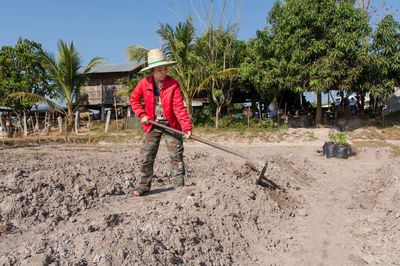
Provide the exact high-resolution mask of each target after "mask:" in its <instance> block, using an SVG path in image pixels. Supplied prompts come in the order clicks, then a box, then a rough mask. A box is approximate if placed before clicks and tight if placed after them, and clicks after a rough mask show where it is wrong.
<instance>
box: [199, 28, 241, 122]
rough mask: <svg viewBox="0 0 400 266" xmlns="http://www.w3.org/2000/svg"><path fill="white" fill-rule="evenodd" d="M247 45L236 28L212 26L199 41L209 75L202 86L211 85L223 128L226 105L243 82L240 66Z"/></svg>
mask: <svg viewBox="0 0 400 266" xmlns="http://www.w3.org/2000/svg"><path fill="white" fill-rule="evenodd" d="M245 47H246V44H245V43H244V42H243V41H238V40H236V35H235V34H234V32H233V31H226V30H224V29H223V28H218V29H213V28H212V27H210V28H209V30H208V31H206V32H205V33H204V34H203V36H202V37H201V38H200V39H199V41H198V44H197V51H198V52H197V53H198V54H199V55H200V56H201V58H202V62H201V68H202V69H203V71H204V74H205V78H204V80H203V81H202V83H201V84H200V85H199V87H205V88H208V89H209V90H210V95H211V98H212V100H213V101H214V103H215V104H216V111H215V127H216V128H219V119H220V115H221V111H222V107H223V106H227V105H229V104H230V103H231V101H232V96H233V93H234V90H235V89H236V88H237V86H238V85H239V84H240V83H239V80H240V68H239V66H240V61H241V60H242V59H243V57H244V53H245Z"/></svg>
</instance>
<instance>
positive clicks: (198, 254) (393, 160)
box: [0, 129, 400, 265]
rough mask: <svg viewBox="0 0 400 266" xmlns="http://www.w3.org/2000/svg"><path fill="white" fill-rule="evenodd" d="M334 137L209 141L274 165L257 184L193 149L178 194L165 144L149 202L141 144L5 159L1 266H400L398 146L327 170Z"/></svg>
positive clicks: (0, 178) (371, 150)
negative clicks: (328, 144) (136, 192)
mask: <svg viewBox="0 0 400 266" xmlns="http://www.w3.org/2000/svg"><path fill="white" fill-rule="evenodd" d="M358 133H359V134H356V133H354V132H353V136H354V137H353V139H351V140H350V141H354V142H355V141H359V142H362V141H365V142H371V141H372V140H371V139H363V138H362V136H363V133H362V132H361V131H360V132H358ZM328 134H329V130H328V129H309V130H305V129H296V130H292V129H291V130H289V131H287V132H286V133H284V134H283V135H281V136H279V137H274V136H261V137H260V136H259V135H256V136H253V137H251V138H249V137H243V136H240V135H237V136H229V137H228V136H208V137H209V138H212V139H213V140H215V141H217V142H218V143H220V144H222V145H225V146H227V147H230V148H234V149H236V150H238V151H241V152H245V153H248V154H250V155H252V156H254V158H257V159H259V160H261V161H265V162H267V161H268V168H267V171H266V174H265V178H263V179H262V180H261V181H262V182H261V183H260V184H257V183H256V180H257V176H258V174H257V172H256V171H254V170H253V169H251V168H250V167H249V165H248V164H246V163H245V161H244V160H243V159H240V158H237V157H234V156H233V155H230V154H227V153H224V152H222V151H219V150H216V149H214V148H210V147H208V146H205V145H204V144H199V143H196V142H193V141H187V142H186V143H185V162H186V186H185V187H184V188H182V189H179V190H175V189H173V187H172V185H171V182H170V176H169V161H168V154H167V151H166V147H165V145H164V143H163V145H162V146H161V147H160V150H159V154H158V157H157V159H156V163H155V176H154V180H153V187H152V191H151V193H150V194H148V195H147V196H144V197H134V196H132V194H131V191H132V188H133V187H134V186H135V185H136V184H137V182H138V180H139V177H140V174H139V160H140V155H139V150H140V146H139V145H138V143H136V144H135V143H129V144H115V143H100V144H97V145H93V144H92V145H86V144H79V145H78V144H44V145H38V146H33V147H5V148H4V147H3V148H1V149H0V158H1V160H0V265H171V264H185V265H232V264H233V265H377V264H379V265H400V249H399V247H400V177H399V174H400V164H399V158H398V157H396V156H394V155H393V151H392V149H391V148H390V147H399V145H400V142H399V141H398V140H387V142H388V145H386V146H385V145H376V146H374V145H369V146H368V145H367V146H366V147H362V146H360V147H359V148H357V155H356V156H353V157H350V158H349V159H347V160H345V159H336V158H331V159H327V158H325V157H323V156H321V154H320V153H318V152H317V151H318V150H321V149H322V146H323V144H324V141H327V140H329V137H328ZM204 137H207V136H204ZM380 141H381V142H382V140H380ZM381 142H380V143H381Z"/></svg>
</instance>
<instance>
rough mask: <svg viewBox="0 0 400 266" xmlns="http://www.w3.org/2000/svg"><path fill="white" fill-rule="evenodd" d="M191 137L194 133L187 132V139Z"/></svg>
mask: <svg viewBox="0 0 400 266" xmlns="http://www.w3.org/2000/svg"><path fill="white" fill-rule="evenodd" d="M191 136H192V131H189V132H186V134H185V138H186V139H190V137H191Z"/></svg>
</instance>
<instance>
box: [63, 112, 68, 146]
mask: <svg viewBox="0 0 400 266" xmlns="http://www.w3.org/2000/svg"><path fill="white" fill-rule="evenodd" d="M67 121H68V119H67V118H65V122H64V126H65V142H68V125H67Z"/></svg>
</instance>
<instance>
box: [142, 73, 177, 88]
mask: <svg viewBox="0 0 400 266" xmlns="http://www.w3.org/2000/svg"><path fill="white" fill-rule="evenodd" d="M170 80H171V77H170V76H168V75H167V77H166V78H165V80H164V82H163V83H162V88H161V89H160V90H163V89H165V88H167V87H168V84H169V82H170ZM147 81H148V82H149V83H150V84H151V85H152V86H151V88H152V89H153V90H154V88H153V84H154V77H153V75H151V76H148V77H147Z"/></svg>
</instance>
